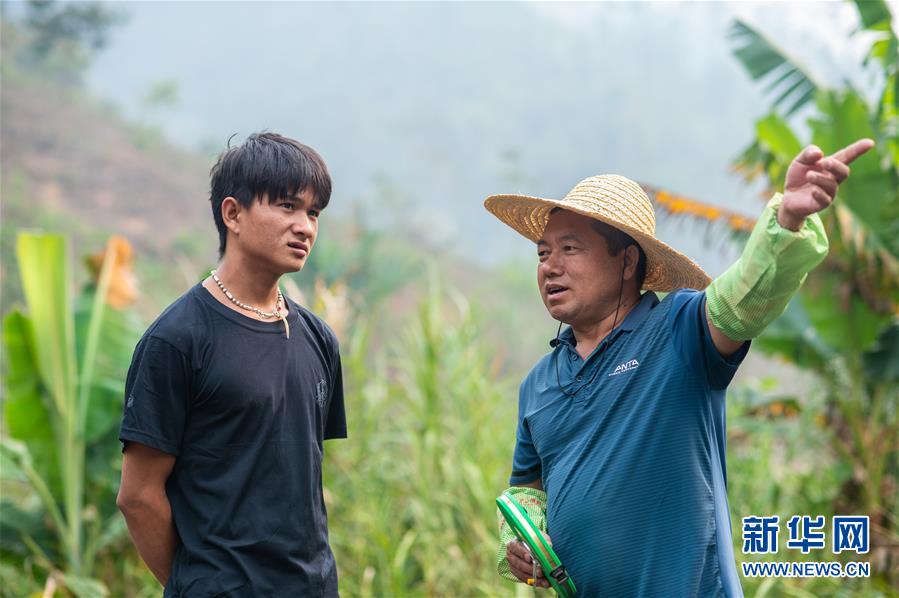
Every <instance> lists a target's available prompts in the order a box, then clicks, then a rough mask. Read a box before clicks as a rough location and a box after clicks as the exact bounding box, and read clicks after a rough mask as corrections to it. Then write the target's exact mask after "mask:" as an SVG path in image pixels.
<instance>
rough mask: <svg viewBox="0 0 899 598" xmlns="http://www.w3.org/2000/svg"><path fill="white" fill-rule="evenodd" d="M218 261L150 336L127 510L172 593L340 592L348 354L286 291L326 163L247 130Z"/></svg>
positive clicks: (138, 394)
mask: <svg viewBox="0 0 899 598" xmlns="http://www.w3.org/2000/svg"><path fill="white" fill-rule="evenodd" d="M211 188H212V190H211V194H210V201H211V203H212V213H213V217H214V219H215V223H216V226H217V228H218V232H219V254H220V257H221V261H220V263H219V266H218V268H217V270H215V271H213V273H212V275H211V276H210V277H208V278H207V279H206V280H204V281H203V282H202V283H200V284H198V285H196V286H195V287H193V288H192V289H190V290H189V291H188V292H187V293H185V294H184V295H183V296H181V297H180V298H179V299H178V300H177V301H175V303H173V304H172V305H171V306H169V307H168V308H167V309H166V310H165V311H164V312H163V313H162V315H161V316H159V318H158V319H157V320H156V321H155V322H154V323H153V324H152V325H151V326H150V328H149V329H148V330H147V331H146V333H145V334H144V336H143V338H141V340H140V342H139V343H138V345H137V347H136V349H135V351H134V357H133V359H132V363H131V368H130V370H129V372H128V379H127V382H126V395H125V409H124V417H123V419H122V428H121V433H120V435H119V438H120V440H121V441H122V443H123V451H124V457H123V462H122V484H121V489H120V491H119V496H118V505H119V508H120V509H121V510H122V513H123V514H124V515H125V519H126V521H127V522H128V529H129V530H130V532H131V536H132V538H133V539H134V543H135V545H136V546H137V549H138V551H139V552H140V554H141V557H143V559H144V561H145V562H146V563H147V565H148V566H149V567H150V569H151V570H152V571H153V573H154V575H155V576H156V577H157V579H159V581H160V583H162V584H163V586H165V590H164V596H166V597H168V596H172V597H175V596H178V597H180V596H190V597H193V596H270V595H276V594H277V595H279V596H335V595H337V569H336V565H335V563H334V556H333V554H332V553H331V549H330V547H329V545H328V527H327V513H326V511H325V504H324V500H323V498H322V475H321V462H322V442H323V441H324V440H326V439H329V438H345V437H346V420H345V416H344V404H343V385H342V382H341V369H340V354H339V351H338V347H337V339H336V337H335V336H334V333H333V332H332V331H331V329H330V328H329V327H328V325H327V324H325V323H324V322H323V321H322V320H321V319H319V318H318V317H316V316H314V315H313V314H312V313H310V312H309V311H308V310H306V309H305V308H303V307H301V306H300V305H298V304H297V303H295V302H293V301H290V300H289V299H287V298H286V297H283V296H282V295H281V293H280V291H279V290H278V279H279V278H280V276H281V275H282V274H285V273H287V272H296V271H298V270H301V269H302V268H303V265H304V264H305V263H306V260H307V259H308V257H309V253H310V251H311V250H312V247H313V244H314V243H315V239H316V235H317V232H318V218H319V214H320V213H321V210H323V209H324V208H325V206H327V205H328V201H329V199H330V196H331V178H330V175H329V174H328V170H327V167H326V166H325V163H324V161H323V160H322V158H321V157H320V156H319V155H318V154H317V153H316V152H315V151H314V150H313V149H312V148H309V147H307V146H305V145H303V144H301V143H298V142H296V141H294V140H292V139H288V138H285V137H282V136H280V135H275V134H271V133H261V134H256V135H252V136H250V137H249V138H248V139H247V140H246V141H245V142H244V143H243V144H241V145H240V146H236V147H233V148H230V149H228V150H227V151H225V152H224V153H223V154H222V156H221V157H220V158H219V160H218V163H217V164H216V165H215V166H214V167H213V169H212V181H211Z"/></svg>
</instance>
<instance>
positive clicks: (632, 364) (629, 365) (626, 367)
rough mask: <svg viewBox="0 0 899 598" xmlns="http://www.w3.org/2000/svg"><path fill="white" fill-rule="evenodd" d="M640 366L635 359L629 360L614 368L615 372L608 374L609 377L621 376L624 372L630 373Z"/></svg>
mask: <svg viewBox="0 0 899 598" xmlns="http://www.w3.org/2000/svg"><path fill="white" fill-rule="evenodd" d="M639 366H640V362H639V361H637V360H636V359H631V360H630V361H628V362H626V363H622V364H621V365H619V366H617V367H616V368H615V371H614V372H612V373H611V374H609V376H617V375H618V374H623V373H625V372H630V371H631V370H635V369H637V368H638V367H639Z"/></svg>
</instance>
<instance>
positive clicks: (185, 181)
mask: <svg viewBox="0 0 899 598" xmlns="http://www.w3.org/2000/svg"><path fill="white" fill-rule="evenodd" d="M858 6H859V20H860V28H863V29H867V30H869V31H872V32H876V33H879V34H880V38H878V41H875V42H873V43H872V50H871V56H870V58H869V63H868V64H867V65H866V66H865V67H864V68H868V69H871V70H873V71H875V72H876V73H877V74H878V75H879V76H882V86H881V88H882V89H881V93H880V95H879V96H878V97H877V98H876V99H874V100H872V99H870V98H864V97H862V96H861V95H860V94H859V93H858V92H856V91H854V90H852V89H836V90H832V89H825V88H823V87H821V86H820V85H818V84H816V83H815V82H814V78H813V77H812V75H811V74H809V73H807V72H805V71H804V70H803V69H802V68H801V67H800V66H799V65H796V64H793V63H792V62H791V61H790V60H789V58H788V57H787V55H786V53H785V52H784V51H782V50H780V49H779V48H777V47H776V46H775V45H773V44H771V43H770V42H769V41H768V40H766V39H765V38H764V36H763V35H761V34H760V33H758V32H755V31H753V30H752V29H751V28H749V27H748V26H746V25H743V24H740V23H735V25H734V29H733V30H732V32H731V33H732V36H733V43H734V48H735V53H736V55H737V56H738V58H739V59H740V60H741V62H742V63H743V65H744V66H745V68H746V69H747V72H749V73H750V74H751V76H753V78H757V79H760V80H765V81H766V82H769V84H771V87H772V88H773V91H772V98H774V99H775V101H774V102H773V106H772V111H771V113H770V114H769V115H767V116H766V117H765V118H763V119H761V120H760V121H759V122H758V123H757V139H756V141H755V143H754V144H753V146H752V147H750V148H747V151H746V152H745V154H744V155H742V156H740V157H739V158H738V160H737V163H736V165H737V166H738V168H740V169H741V171H742V172H743V173H744V174H745V175H746V177H747V178H748V179H752V178H754V177H756V178H758V177H760V178H761V179H762V180H764V181H765V182H766V183H767V184H768V185H769V186H771V187H775V186H776V185H777V184H778V182H779V181H780V180H781V179H782V174H783V169H784V167H785V165H786V163H787V162H788V161H789V159H790V158H791V157H792V156H793V155H795V153H797V152H798V148H799V147H801V146H802V145H804V144H805V143H808V142H811V141H814V142H816V143H818V144H819V145H821V146H822V147H824V148H825V150H826V151H832V150H834V149H836V148H837V147H839V146H840V144H844V143H846V142H848V141H851V140H853V139H855V138H856V137H859V136H871V137H874V138H875V139H877V141H878V142H879V145H878V150H877V152H876V154H875V155H873V156H870V157H869V158H866V159H865V160H864V161H861V162H860V163H859V164H858V165H857V166H854V167H853V170H854V174H853V179H851V181H852V186H849V187H847V188H846V189H845V192H844V191H841V202H843V204H844V206H843V207H842V208H840V209H835V210H832V211H831V212H830V214H829V216H828V218H827V221H826V225H827V226H828V231H829V234H830V236H831V240H832V244H833V249H832V254H831V258H830V259H829V260H828V262H827V263H825V265H824V266H822V267H821V268H820V271H816V274H815V275H814V276H812V277H810V279H809V281H808V284H807V285H806V288H805V289H804V291H803V294H802V296H801V297H800V298H799V299H798V300H797V301H795V302H794V303H793V304H792V305H791V307H790V309H789V310H788V312H787V313H786V314H785V315H784V317H782V318H781V319H780V320H778V322H777V323H776V324H775V325H774V326H773V327H772V329H771V330H770V331H769V334H767V335H766V337H765V338H763V339H761V340H760V341H759V342H758V343H756V349H754V351H759V350H760V351H764V352H765V353H768V354H771V355H776V356H778V357H779V358H781V359H783V360H785V361H788V362H790V363H791V364H793V366H795V367H796V368H799V369H801V370H803V371H805V372H806V373H807V375H808V376H809V378H808V379H809V380H811V382H810V383H809V384H808V385H807V386H808V388H807V389H805V390H804V391H803V392H802V393H801V396H789V395H787V394H785V393H784V391H783V390H782V388H783V385H782V384H781V383H779V381H778V380H775V379H762V380H754V381H750V382H745V383H743V384H741V385H739V386H737V387H735V388H733V389H732V390H731V392H730V393H729V398H728V407H729V410H728V429H729V434H728V480H729V496H730V507H731V513H732V520H733V525H734V539H735V553H736V554H737V558H738V561H741V560H744V559H749V558H752V557H748V556H744V555H742V554H741V544H740V517H742V516H747V515H751V514H753V515H774V514H777V515H780V516H781V520H782V521H785V520H786V519H788V518H789V517H790V516H792V515H795V514H811V515H817V514H822V515H825V516H827V518H828V521H829V520H830V517H831V516H832V515H834V514H868V515H870V516H871V518H872V530H873V531H872V546H873V547H872V551H871V553H870V554H869V555H867V556H866V557H865V560H868V561H870V562H871V563H872V570H873V575H872V578H871V579H863V580H789V581H784V580H773V579H768V580H749V579H742V582H743V586H744V590H745V591H746V594H747V595H750V596H766V595H771V596H780V595H791V596H825V595H827V596H842V595H845V596H850V595H851V596H881V595H899V590H897V585H896V584H897V583H899V582H897V580H899V556H897V546H899V536H897V529H899V522H897V502H896V501H897V483H899V482H897V480H899V475H897V467H899V465H897V456H896V444H897V443H896V438H897V436H899V425H897V387H899V324H897V304H899V292H897V286H899V282H897V280H899V269H897V266H896V264H897V263H899V262H897V260H899V250H897V244H896V239H899V198H897V187H899V184H897V182H899V179H897V166H899V142H897V130H899V126H897V112H899V111H897V103H899V100H897V98H899V92H897V75H896V68H897V67H896V65H897V60H896V57H897V49H896V38H895V34H894V33H893V32H892V30H891V29H890V28H889V25H888V23H889V11H888V9H887V7H886V4H885V3H882V2H867V3H862V2H860V3H859V4H858ZM116 18H117V17H116V15H115V13H114V12H110V11H109V10H108V9H107V8H105V7H104V5H96V4H68V5H57V4H55V3H53V2H35V3H32V5H31V7H30V11H29V12H28V13H27V18H24V19H21V20H18V21H16V22H14V23H13V22H9V20H8V19H4V23H3V31H2V41H3V48H2V50H3V59H2V78H3V88H2V112H3V120H2V137H3V145H4V148H5V151H4V152H3V155H2V170H3V176H2V195H3V222H2V230H0V250H2V263H0V267H2V302H3V306H2V311H3V313H4V314H5V318H4V323H3V342H4V351H3V352H4V355H5V359H4V369H3V376H4V395H3V407H4V419H3V425H2V433H3V443H2V447H3V452H2V462H0V465H2V469H0V473H2V484H3V490H2V497H0V535H2V547H0V595H4V596H6V595H8V596H25V595H41V593H42V592H45V591H47V590H48V589H49V591H50V593H51V594H52V593H54V592H55V594H56V595H62V596H64V595H78V596H95V595H105V594H108V595H113V596H154V595H158V594H159V591H160V589H159V587H158V585H157V584H156V582H155V580H153V578H152V576H151V575H150V574H149V572H148V571H147V570H146V569H145V567H143V565H142V563H141V562H140V559H139V557H138V556H137V554H136V553H135V552H134V550H133V548H132V546H131V543H130V541H129V539H128V536H127V530H126V529H125V526H124V522H123V521H122V519H121V517H120V516H119V514H118V513H117V512H116V510H115V505H114V497H115V492H116V488H117V484H118V476H119V465H120V463H119V460H120V455H119V451H118V443H117V440H116V434H117V424H118V417H119V415H120V413H121V388H122V379H123V377H124V371H125V368H127V364H128V360H129V358H130V350H131V347H133V345H134V343H135V342H136V340H137V338H138V336H139V334H140V332H141V331H142V329H143V328H144V327H145V326H146V325H147V324H148V323H149V321H150V320H151V319H152V318H153V317H155V315H156V314H157V313H159V311H160V310H161V308H162V307H164V306H165V305H166V304H167V303H168V302H170V301H171V300H173V299H174V298H175V297H177V296H178V294H180V293H181V292H183V290H184V289H185V288H187V286H189V285H190V284H192V283H193V282H195V281H196V280H198V279H200V278H201V277H202V276H203V275H204V273H205V272H206V271H207V270H208V269H209V268H210V267H211V266H212V265H213V263H212V260H213V259H214V254H213V252H212V249H213V248H214V247H215V239H214V231H213V227H212V225H211V222H210V219H209V218H208V215H207V214H206V209H207V208H206V206H205V205H203V204H202V203H201V202H193V203H191V204H186V203H185V202H183V201H182V199H183V198H184V197H203V196H204V195H205V185H206V180H205V178H206V171H207V169H208V166H209V164H208V163H207V161H206V160H204V159H201V158H198V157H197V156H194V155H189V154H186V153H184V152H183V151H180V150H177V149H175V148H173V147H171V146H170V145H168V144H167V142H166V140H165V139H164V138H163V136H162V135H161V134H160V133H159V132H158V131H157V130H156V129H154V128H153V127H152V126H149V125H146V124H136V123H133V122H127V121H126V120H125V119H123V118H122V117H120V116H118V115H117V113H116V110H115V108H114V107H113V106H109V105H106V104H104V103H103V102H101V101H98V100H96V99H95V98H92V97H90V96H89V95H88V94H87V93H86V92H85V90H84V88H83V86H82V85H81V80H82V77H83V74H84V69H85V67H86V65H87V64H89V61H90V59H91V57H92V56H93V55H94V54H95V53H96V52H97V51H100V50H101V49H102V47H103V45H104V43H105V36H106V34H107V32H108V31H109V29H110V27H113V26H114V25H115V22H116ZM171 93H172V90H171V89H167V88H165V86H162V87H160V89H157V90H155V92H154V93H153V94H151V96H152V97H148V102H150V103H151V104H152V103H154V102H155V103H165V102H166V101H168V99H169V98H170V97H171ZM802 109H806V110H807V111H808V113H810V114H811V115H812V117H811V120H810V123H809V131H810V132H809V133H805V134H802V135H800V134H799V133H796V132H795V131H797V130H799V129H797V128H796V125H795V120H791V119H790V116H791V114H792V113H793V112H794V111H797V110H802ZM111 156H114V158H115V159H110V157H111ZM375 187H376V189H375V195H376V197H377V198H378V199H379V200H380V201H383V202H385V203H389V202H390V200H391V198H392V197H394V196H395V195H396V194H398V193H401V190H397V189H395V188H392V187H390V186H388V185H384V184H381V185H375ZM62 189H65V191H66V193H65V194H63V193H62V192H61V190H62ZM63 196H71V197H81V198H84V199H83V202H82V203H80V204H78V205H70V204H67V203H66V202H63V201H61V200H59V198H60V197H63ZM148 207H149V209H148ZM369 220H370V218H369V217H368V215H367V214H366V213H365V211H363V210H362V209H361V208H360V209H357V210H356V211H355V212H354V213H353V214H352V215H351V216H349V217H347V218H345V219H341V220H340V221H334V220H328V219H327V216H326V218H325V219H324V224H323V230H322V232H321V239H320V242H319V243H318V244H317V245H316V249H315V251H314V252H313V258H312V261H311V262H310V264H309V266H308V267H307V268H306V269H305V270H304V271H303V272H302V273H301V274H298V275H294V276H290V277H286V278H285V288H286V290H287V292H289V293H291V294H293V295H295V296H297V297H300V298H302V299H303V301H304V303H305V304H307V305H310V306H311V307H312V308H313V309H315V310H316V311H318V312H319V313H320V314H322V315H323V316H324V317H325V318H326V319H327V320H328V321H329V322H330V323H331V324H332V326H333V327H334V328H335V329H336V330H337V332H338V334H339V336H340V337H341V342H342V347H343V349H342V353H343V359H344V373H345V377H346V380H345V386H346V391H347V397H346V400H347V410H348V419H349V426H350V428H349V435H350V439H349V440H347V441H338V442H329V443H328V444H327V446H326V460H325V461H326V462H325V465H324V474H325V498H326V503H327V506H328V511H329V519H330V522H331V525H330V528H331V542H332V545H333V548H334V552H335V555H336V557H337V561H338V566H339V571H340V582H341V590H342V592H343V593H344V595H347V596H357V595H358V596H367V595H373V596H410V595H429V596H470V595H490V596H493V595H531V594H532V593H533V592H534V591H533V590H530V589H527V588H523V587H521V586H514V585H512V584H508V583H506V582H504V581H502V580H501V579H500V578H499V577H498V576H497V575H496V574H495V573H494V562H493V558H494V556H493V555H494V554H495V549H496V539H495V538H496V534H495V511H494V507H493V499H494V498H495V496H496V495H497V494H498V493H499V492H501V491H502V490H503V489H504V488H505V485H506V480H507V478H508V473H509V466H510V459H511V453H512V448H513V445H514V429H515V419H516V406H517V401H516V397H517V385H518V381H519V380H520V378H521V376H522V375H523V374H524V373H525V372H526V371H527V368H529V367H530V365H531V363H532V362H533V360H534V359H535V357H536V356H538V355H540V354H541V353H542V352H543V351H544V350H545V349H546V345H545V344H544V343H545V342H546V341H547V336H548V335H549V334H551V333H552V326H551V325H550V324H551V322H549V321H548V319H547V318H546V316H545V315H544V313H543V308H542V306H541V305H540V303H539V298H538V297H537V293H536V292H535V288H534V282H533V280H532V274H533V270H532V268H533V264H532V263H531V262H530V261H529V260H528V259H526V258H524V259H522V260H521V261H520V262H513V263H509V264H507V265H504V266H499V267H496V268H493V269H489V270H488V269H486V268H485V267H482V266H479V265H476V264H473V263H470V262H467V261H464V260H462V259H460V258H458V257H456V256H452V255H449V254H447V253H445V252H443V251H441V249H440V248H437V247H433V246H431V245H430V244H429V242H428V239H427V236H426V234H425V233H419V234H418V235H413V234H410V233H409V232H408V231H407V230H403V229H402V227H399V226H397V227H395V228H391V227H384V226H381V227H372V226H370V225H369V224H368V222H369ZM701 224H702V225H703V226H709V227H713V226H716V225H715V224H714V223H701ZM31 228H40V229H43V230H46V231H53V232H60V233H64V234H65V235H66V237H65V239H66V240H63V239H62V238H61V237H48V236H44V235H39V234H37V235H20V234H19V233H21V232H22V231H23V230H25V229H31ZM112 234H120V235H124V236H125V237H127V238H128V239H129V240H130V242H131V244H132V246H133V249H134V262H133V268H134V270H135V271H136V273H137V279H138V280H139V283H140V295H139V298H138V299H137V301H136V303H134V304H131V305H128V306H126V307H121V308H117V307H115V306H112V305H107V304H106V302H105V301H104V300H103V298H104V297H107V293H108V292H109V289H110V288H111V287H114V286H115V285H117V284H126V281H125V282H123V280H124V279H125V278H127V272H128V267H129V260H128V259H126V258H125V257H122V256H121V255H119V256H118V257H111V256H114V255H115V251H114V247H117V246H116V245H114V244H109V245H106V241H107V238H108V237H109V236H110V235H112ZM718 237H719V241H718V242H720V243H732V242H733V243H739V242H740V241H741V236H740V233H738V232H733V233H731V232H728V233H727V234H726V236H724V237H723V238H721V237H722V235H720V234H719V235H718ZM104 246H105V247H107V252H106V254H105V259H104V258H102V257H101V258H99V259H98V260H94V261H93V262H92V264H93V270H91V269H88V268H83V267H81V266H79V265H78V263H79V262H78V261H77V260H76V259H75V256H82V255H86V254H89V253H96V252H101V251H103V249H104ZM126 286H127V285H126ZM75 289H81V290H80V291H79V292H77V293H76V292H75ZM54 322H69V324H68V325H67V326H68V328H67V326H66V325H60V326H56V325H55V324H54ZM535 323H537V324H535ZM540 323H542V324H540ZM53 347H57V348H59V351H55V350H51V348H53ZM788 371H795V370H788ZM79 414H81V415H79ZM785 554H786V553H783V552H781V554H780V555H779V556H780V559H779V560H787V557H786V556H785ZM834 558H837V557H834V556H833V555H831V554H829V551H828V552H827V553H825V554H815V553H813V554H812V555H809V556H808V557H802V556H801V555H799V554H798V553H795V552H790V553H789V560H802V559H808V560H831V559H834ZM771 560H773V559H771ZM844 560H845V559H844Z"/></svg>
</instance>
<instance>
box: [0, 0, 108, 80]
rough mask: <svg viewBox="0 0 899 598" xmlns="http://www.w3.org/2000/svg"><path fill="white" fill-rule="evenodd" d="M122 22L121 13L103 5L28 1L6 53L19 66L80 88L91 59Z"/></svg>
mask: <svg viewBox="0 0 899 598" xmlns="http://www.w3.org/2000/svg"><path fill="white" fill-rule="evenodd" d="M123 21H124V15H123V14H122V13H121V12H120V11H118V10H114V9H111V8H110V7H109V5H108V4H106V3H103V2H58V1H57V0H29V2H28V3H27V4H26V5H25V9H24V14H22V15H21V19H20V20H18V22H16V23H15V25H14V26H15V28H16V31H15V32H14V35H13V39H14V42H13V43H12V44H9V45H12V48H9V47H5V48H4V52H6V51H8V50H10V49H11V50H12V56H13V57H14V61H15V63H16V64H17V65H18V66H19V67H22V68H25V69H29V70H35V69H36V70H39V71H40V72H41V74H44V75H47V76H50V77H52V78H53V79H55V80H57V81H58V82H61V83H65V84H69V85H77V84H80V82H81V78H82V75H83V73H84V71H85V69H86V67H87V66H88V65H89V64H90V61H91V59H92V58H93V57H94V56H95V55H96V54H97V53H98V52H99V51H101V50H102V49H103V48H104V47H105V46H106V44H107V42H108V41H109V36H110V34H111V32H112V30H113V29H114V28H115V27H116V26H118V25H120V24H121V23H122V22H123ZM8 33H9V32H7V31H4V34H8ZM4 45H7V44H4Z"/></svg>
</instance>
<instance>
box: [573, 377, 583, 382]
mask: <svg viewBox="0 0 899 598" xmlns="http://www.w3.org/2000/svg"><path fill="white" fill-rule="evenodd" d="M583 379H584V377H583V376H578V377H577V378H575V380H577V381H578V382H580V381H581V380H583Z"/></svg>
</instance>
